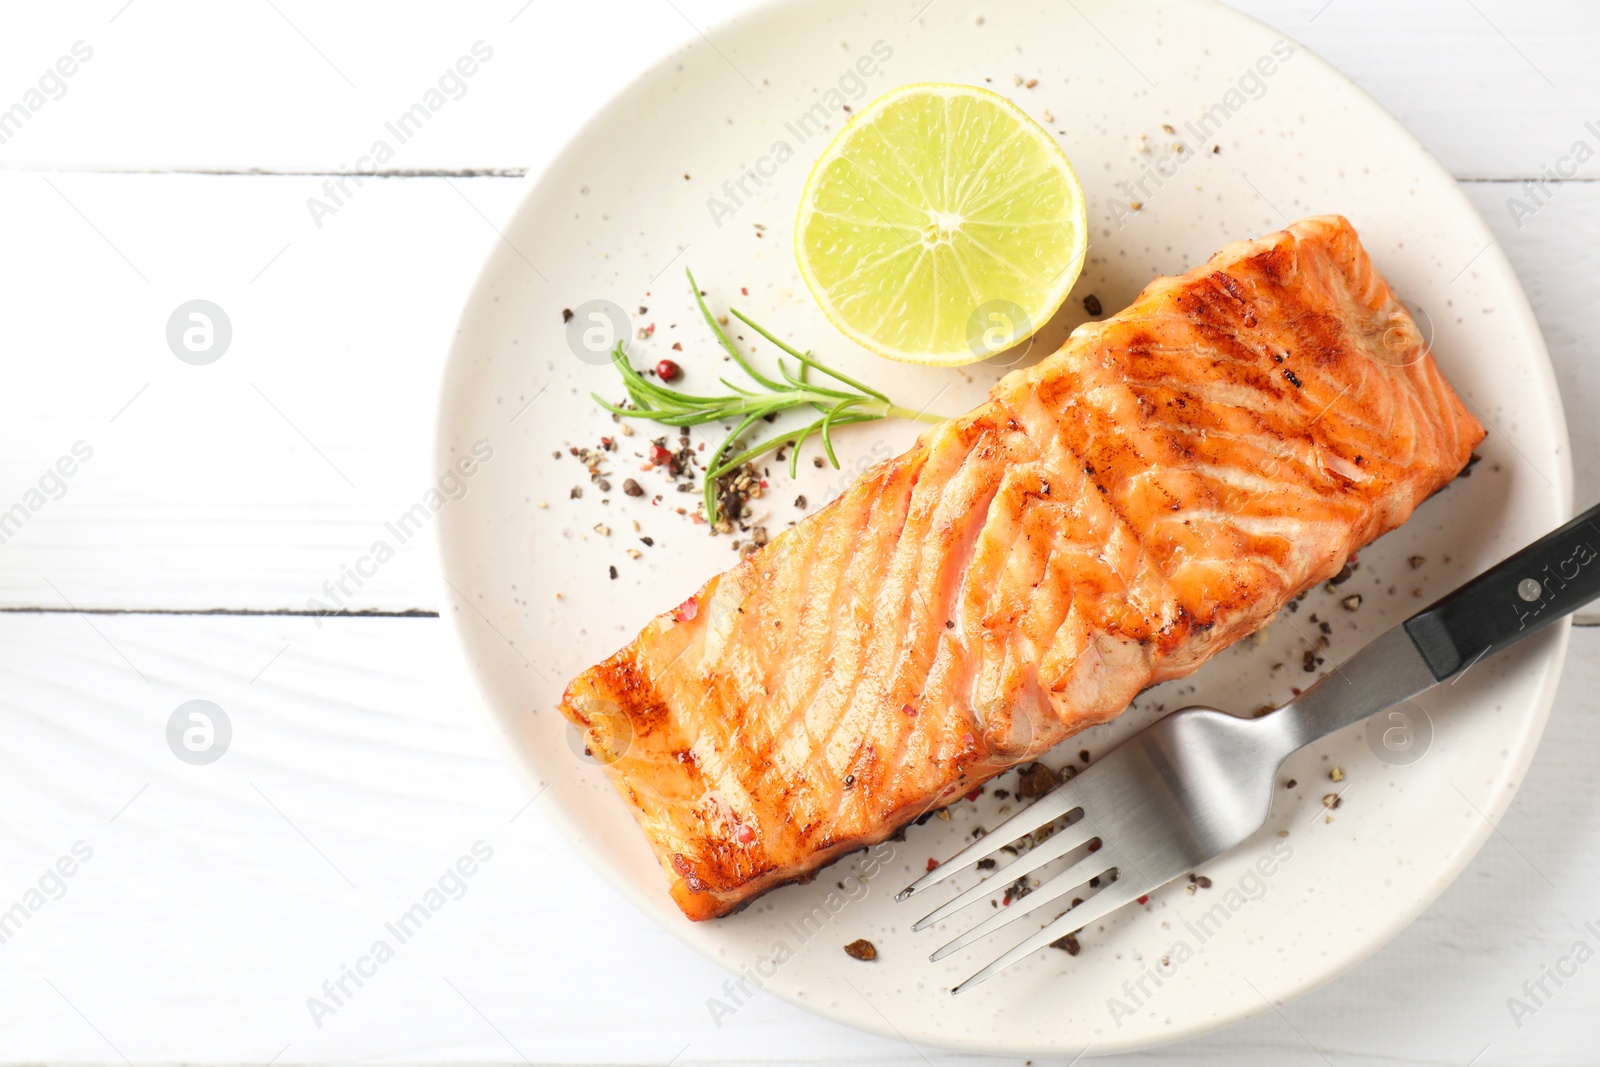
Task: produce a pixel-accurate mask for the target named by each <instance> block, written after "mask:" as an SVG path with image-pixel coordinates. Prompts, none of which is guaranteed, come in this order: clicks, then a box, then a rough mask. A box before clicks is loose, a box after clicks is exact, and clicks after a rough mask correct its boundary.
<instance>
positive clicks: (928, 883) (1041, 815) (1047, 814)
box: [894, 781, 1082, 901]
mask: <svg viewBox="0 0 1600 1067" xmlns="http://www.w3.org/2000/svg"><path fill="white" fill-rule="evenodd" d="M1071 784H1072V783H1071V782H1070V781H1069V782H1064V783H1062V784H1061V785H1058V786H1057V787H1056V788H1055V789H1054V790H1052V791H1051V792H1049V793H1046V794H1045V795H1044V796H1042V797H1040V798H1039V799H1038V800H1036V801H1034V802H1033V803H1032V804H1030V805H1029V806H1028V807H1026V808H1023V809H1022V810H1021V811H1019V812H1017V813H1016V814H1015V815H1013V816H1011V818H1009V819H1007V820H1006V821H1005V822H1003V823H1001V824H1000V825H999V826H997V827H995V828H994V831H993V832H991V833H989V834H986V835H984V836H983V837H980V838H978V840H976V841H974V842H973V843H972V844H970V845H968V846H967V847H966V848H964V849H962V850H961V851H960V852H957V853H956V854H955V855H954V856H951V857H950V858H949V859H947V860H945V861H944V862H943V863H941V864H940V865H939V866H937V867H935V868H934V869H933V870H931V871H929V872H928V873H927V874H925V875H923V876H922V877H921V878H918V879H917V880H916V881H915V882H912V883H911V884H910V885H908V886H906V887H905V888H904V889H902V890H900V892H899V893H897V894H895V898H894V899H895V900H896V901H902V900H908V899H910V898H911V897H914V896H916V895H917V894H918V893H921V892H922V891H923V890H925V889H930V888H932V887H933V886H936V885H938V884H939V883H940V882H942V881H944V880H945V879H946V878H949V877H950V876H951V875H953V874H959V873H960V872H961V871H963V870H965V869H966V868H967V867H970V866H971V865H972V864H974V863H977V862H978V861H979V860H981V859H986V858H987V857H988V856H989V855H990V854H991V853H994V852H998V851H999V850H1000V849H1001V848H1002V847H1003V846H1005V845H1009V844H1010V843H1011V842H1013V841H1015V840H1016V839H1017V838H1019V837H1021V836H1023V835H1024V834H1031V833H1032V832H1033V831H1035V830H1037V829H1038V828H1039V827H1041V826H1043V825H1044V824H1045V823H1050V822H1055V821H1056V820H1057V819H1059V818H1061V816H1063V815H1065V814H1067V813H1068V812H1069V811H1072V810H1073V809H1074V808H1077V807H1081V806H1082V805H1081V804H1080V803H1079V802H1078V800H1077V791H1076V790H1074V789H1071V788H1070V786H1071Z"/></svg>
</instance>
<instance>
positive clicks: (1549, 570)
mask: <svg viewBox="0 0 1600 1067" xmlns="http://www.w3.org/2000/svg"><path fill="white" fill-rule="evenodd" d="M1597 596H1600V505H1596V506H1595V507H1592V508H1590V509H1589V510H1588V511H1586V512H1584V513H1583V514H1582V515H1579V516H1578V517H1577V518H1575V519H1573V520H1572V521H1571V522H1569V523H1567V524H1566V525H1565V526H1563V527H1561V529H1559V530H1557V531H1555V532H1554V533H1552V534H1547V535H1545V536H1544V537H1541V538H1539V540H1537V541H1535V542H1534V543H1533V544H1531V545H1529V546H1528V547H1527V548H1524V549H1523V550H1522V551H1521V552H1518V553H1517V554H1516V555H1514V556H1511V557H1510V558H1509V559H1506V560H1505V561H1503V562H1501V563H1498V564H1496V565H1495V566H1493V567H1491V568H1489V569H1488V570H1487V571H1485V572H1483V573H1482V574H1480V575H1478V576H1477V577H1476V578H1474V579H1472V581H1470V582H1468V583H1467V584H1466V585H1463V586H1462V587H1461V588H1459V589H1457V590H1456V591H1455V592H1453V593H1450V594H1448V595H1447V596H1445V597H1444V599H1442V600H1438V601H1435V602H1434V603H1433V604H1432V605H1430V606H1429V607H1426V608H1424V609H1423V610H1422V611H1419V612H1418V613H1417V614H1415V615H1413V616H1411V618H1409V619H1407V620H1406V624H1405V626H1406V632H1407V633H1409V634H1410V635H1411V640H1412V641H1414V642H1416V645H1417V649H1418V651H1420V652H1421V653H1422V658H1423V659H1425V660H1427V661H1428V668H1429V669H1430V670H1432V671H1433V676H1434V677H1435V678H1437V679H1439V681H1441V682H1442V681H1444V680H1445V679H1447V678H1449V677H1450V676H1451V675H1453V674H1456V673H1457V672H1458V671H1461V670H1464V669H1465V668H1467V667H1470V666H1471V665H1472V664H1473V663H1475V662H1477V661H1478V660H1480V659H1482V658H1484V657H1485V656H1489V655H1492V654H1494V653H1496V652H1499V651H1501V650H1502V649H1505V648H1510V647H1511V646H1512V645H1514V644H1516V643H1517V642H1518V641H1521V640H1522V639H1523V638H1524V637H1530V636H1532V635H1533V634H1536V633H1538V632H1539V631H1540V630H1542V629H1544V628H1545V627H1546V626H1549V625H1550V624H1551V623H1553V622H1555V621H1556V620H1557V619H1559V618H1561V617H1562V616H1564V615H1570V614H1571V613H1572V612H1574V611H1577V610H1578V609H1579V608H1581V607H1583V606H1584V605H1585V604H1587V603H1588V602H1589V601H1591V600H1593V599H1594V598H1595V597H1597Z"/></svg>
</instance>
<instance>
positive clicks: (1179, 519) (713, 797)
mask: <svg viewBox="0 0 1600 1067" xmlns="http://www.w3.org/2000/svg"><path fill="white" fill-rule="evenodd" d="M1483 436H1484V431H1483V428H1482V427H1481V426H1480V425H1479V424H1478V422H1477V420H1475V419H1474V418H1473V417H1472V416H1471V414H1469V413H1468V412H1467V410H1466V409H1465V408H1464V407H1463V406H1462V404H1461V402H1460V400H1459V399H1458V398H1457V396H1456V395H1455V393H1454V392H1453V391H1452V390H1451V388H1450V386H1449V385H1448V384H1447V383H1446V382H1445V380H1444V378H1443V377H1442V376H1441V375H1440V373H1439V371H1438V368H1437V367H1436V366H1435V365H1434V362H1433V359H1432V357H1431V355H1430V354H1429V353H1428V352H1427V350H1426V348H1425V347H1424V345H1423V342H1422V339H1421V337H1420V335H1419V334H1418V332H1417V330H1416V326H1415V324H1414V323H1413V322H1412V321H1411V318H1410V316H1409V315H1408V314H1407V313H1406V311H1405V309H1404V307H1403V306H1402V305H1401V304H1400V303H1399V302H1398V301H1397V300H1396V299H1395V298H1394V295H1393V293H1392V292H1391V291H1390V290H1389V287H1388V285H1387V283H1385V282H1384V280H1383V278H1382V277H1381V276H1380V275H1379V274H1378V273H1377V271H1376V270H1374V269H1373V267H1372V265H1371V263H1370V261H1369V260H1368V258H1367V255H1366V253H1365V251H1364V250H1363V249H1362V248H1361V245H1360V242H1359V239H1358V238H1357V237H1356V234H1355V231H1354V230H1353V229H1352V228H1351V227H1350V224H1349V223H1348V222H1346V221H1345V220H1344V219H1342V218H1339V217H1337V216H1325V217H1318V218H1310V219H1305V220H1302V221H1300V222H1298V223H1295V224H1294V225H1292V226H1290V227H1289V228H1287V229H1286V230H1283V231H1280V232H1278V233H1274V234H1271V235H1269V236H1267V237H1264V238H1261V239H1260V240H1256V241H1244V242H1239V243H1237V244H1234V245H1231V246H1229V247H1228V248H1225V249H1223V250H1222V251H1221V252H1219V253H1218V254H1217V255H1216V256H1214V257H1212V259H1211V260H1210V261H1209V262H1208V263H1206V264H1204V265H1203V266H1201V267H1199V268H1197V269H1196V270H1193V271H1190V272H1189V273H1187V274H1184V275H1181V276H1179V277H1175V278H1158V279H1156V280H1155V281H1154V282H1152V283H1151V284H1150V285H1149V286H1148V287H1146V289H1145V290H1144V292H1143V293H1141V294H1140V295H1139V297H1138V299H1137V300H1136V301H1135V302H1134V303H1133V305H1131V306H1130V307H1129V308H1127V309H1126V310H1125V311H1123V312H1121V313H1120V314H1117V315H1114V316H1111V317H1110V318H1107V319H1104V320H1102V321H1100V322H1095V323H1087V324H1085V325H1084V326H1082V327H1080V328H1079V329H1078V330H1076V331H1074V333H1073V334H1072V336H1071V337H1069V338H1068V339H1067V341H1066V343H1065V344H1064V345H1063V346H1062V348H1061V349H1060V350H1059V351H1058V352H1056V353H1055V354H1054V355H1052V356H1050V357H1049V358H1048V359H1046V360H1044V361H1042V362H1041V363H1039V364H1038V365H1037V366H1034V367H1031V368H1027V369H1023V370H1018V371H1015V372H1013V373H1011V374H1009V375H1007V376H1006V377H1005V378H1004V379H1002V380H1001V381H1000V382H999V383H998V384H997V385H996V386H995V387H994V389H993V391H992V392H991V394H990V397H989V399H988V400H987V401H986V402H985V403H983V404H982V405H980V406H979V407H977V408H976V409H974V410H973V411H971V412H969V413H968V414H967V415H965V416H963V417H961V418H958V419H952V420H950V421H948V422H946V423H943V424H941V425H940V426H937V427H934V428H931V429H929V430H928V431H926V432H924V433H923V434H922V436H921V437H920V438H919V439H918V441H917V443H916V445H915V446H914V447H912V448H911V450H910V451H908V452H906V453H905V454H904V455H901V456H897V457H895V458H893V459H890V460H887V461H886V462H884V463H881V464H879V465H878V466H877V467H874V468H872V469H871V470H869V471H867V472H866V473H865V474H864V475H863V476H862V477H861V478H860V479H859V480H858V481H857V482H856V483H855V484H854V485H852V486H851V487H850V488H849V489H847V490H846V491H845V492H844V493H843V494H841V495H840V497H839V498H838V499H837V500H835V501H833V502H832V503H831V504H829V505H828V506H827V507H825V508H823V509H822V510H820V511H818V512H817V513H816V514H814V515H811V516H809V517H808V518H806V519H805V520H804V521H802V522H801V523H799V524H798V525H797V526H795V527H794V528H793V529H791V530H788V531H786V532H784V533H783V534H780V535H779V536H778V537H776V538H774V539H773V540H772V541H771V542H770V543H769V544H767V545H766V546H765V547H764V548H762V549H761V550H760V551H758V552H756V553H754V554H753V555H751V556H750V557H749V558H747V559H746V560H744V561H743V562H741V563H740V564H739V565H738V566H737V567H735V568H733V569H732V570H730V571H728V572H726V573H724V574H721V575H718V576H716V577H714V578H712V579H711V580H710V581H709V582H707V583H706V585H705V586H704V587H703V588H702V589H701V590H700V591H699V592H698V593H696V594H695V596H694V597H693V598H691V600H690V601H686V602H685V603H684V604H683V605H681V606H680V607H679V608H678V609H675V610H674V611H669V612H667V613H665V614H662V615H660V616H657V617H656V618H655V619H654V620H652V621H651V622H650V623H649V625H647V626H646V627H645V629H644V631H643V632H642V633H641V634H640V635H639V637H638V638H637V639H636V640H635V641H634V642H633V643H631V644H630V645H628V646H627V647H626V648H624V649H622V650H621V651H619V652H617V653H616V654H615V655H613V656H612V657H610V658H609V659H607V660H606V661H604V662H603V663H601V664H599V665H598V666H596V667H592V668H590V669H589V670H587V671H585V672H583V673H582V674H581V675H579V676H578V677H577V678H576V679H575V680H574V681H573V682H572V684H571V685H570V686H568V688H567V691H566V693H565V695H564V697H563V699H562V704H561V710H562V712H563V713H564V714H565V715H567V716H568V717H569V718H570V719H571V720H572V721H573V722H575V723H576V724H578V726H580V727H581V728H582V729H583V730H584V732H585V737H586V740H587V743H588V745H589V747H590V749H591V750H592V751H594V752H595V753H596V754H598V755H599V756H600V758H601V760H602V762H604V763H606V767H605V770H606V773H607V774H608V776H609V777H610V778H611V781H612V782H613V784H614V785H615V786H616V788H617V790H618V792H619V793H620V794H621V795H622V797H623V798H624V799H625V800H626V801H627V802H628V804H629V805H630V807H631V808H632V810H633V814H634V816H635V818H636V819H637V820H638V822H639V823H640V825H641V827H642V828H643V829H644V832H645V835H646V837H647V838H648V839H649V842H650V844H651V846H652V847H653V848H654V850H655V852H656V855H657V858H658V859H659V861H660V863H661V868H662V871H663V873H664V874H665V876H666V878H667V882H668V887H669V890H670V892H671V894H672V897H673V899H674V900H675V901H676V902H677V904H678V905H679V907H680V908H682V910H683V912H684V913H685V914H686V915H688V916H689V917H690V918H692V919H705V918H710V917H713V916H717V915H722V914H726V913H727V912H729V911H732V910H734V909H736V908H738V907H739V906H741V905H743V904H744V903H746V902H748V901H749V900H751V899H752V898H754V897H755V896H757V895H759V894H760V893H762V892H765V891H767V890H769V889H772V888H774V887H776V886H778V885H782V884H785V883H787V882H793V881H806V880H809V879H810V877H811V876H812V875H813V874H814V873H815V871H816V870H817V869H818V868H820V867H822V866H824V865H825V864H827V863H830V862H832V861H833V860H835V859H837V858H838V857H839V856H840V855H843V854H844V853H845V852H847V851H850V850H853V849H856V848H859V847H862V846H865V845H869V844H873V843H876V842H878V841H881V840H883V839H885V838H887V837H888V836H890V835H891V834H892V833H893V832H894V831H895V830H897V829H898V828H899V827H901V826H902V825H904V824H905V823H906V822H908V821H910V820H911V819H914V818H916V817H917V816H919V815H921V814H924V813H926V812H927V811H930V810H932V809H934V808H937V807H939V806H941V805H943V804H946V803H949V802H950V801H952V800H954V799H956V798H957V797H959V796H960V795H961V794H963V793H966V792H968V791H970V790H971V789H972V788H973V787H974V786H976V785H978V784H979V783H981V782H983V781H985V780H987V779H988V778H990V777H992V776H994V775H995V774H998V773H1000V772H1001V771H1003V770H1005V769H1007V768H1009V767H1011V766H1014V765H1016V764H1017V763H1020V762H1023V761H1024V760H1027V759H1031V758H1034V757H1036V756H1037V755H1039V754H1041V753H1043V752H1045V751H1047V750H1048V749H1050V748H1052V747H1054V746H1055V745H1056V744H1058V743H1059V742H1061V741H1062V740H1064V739H1066V738H1068V737H1070V736H1071V735H1072V734H1074V733H1076V732H1078V731H1079V730H1082V729H1085V728H1087V727H1089V726H1092V725H1095V724H1097V723H1100V722H1104V721H1105V720H1107V719H1110V718H1112V717H1114V716H1115V715H1117V714H1118V713H1120V712H1121V711H1122V709H1123V708H1124V707H1126V706H1127V704H1128V703H1129V701H1130V700H1132V698H1133V697H1134V696H1136V695H1137V694H1138V693H1139V692H1140V691H1142V690H1144V689H1146V688H1148V687H1149V686H1151V685H1155V684H1157V683H1159V682H1162V681H1166V680H1169V679H1172V678H1178V677H1182V676H1183V675H1185V674H1188V673H1189V672H1191V671H1193V670H1194V669H1195V668H1197V667H1198V666H1200V664H1202V663H1203V662H1205V661H1206V660H1207V659H1208V658H1209V657H1210V656H1212V655H1214V654H1215V653H1216V652H1217V651H1219V650H1220V649H1222V648H1224V647H1226V646H1227V645H1228V644H1230V643H1232V642H1233V641H1235V640H1237V639H1239V638H1240V637H1243V636H1244V635H1246V634H1248V633H1250V632H1252V631H1254V630H1256V629H1258V628H1259V627H1260V626H1262V625H1263V624H1265V623H1266V622H1267V621H1268V620H1270V619H1271V617H1272V616H1273V615H1274V614H1275V613H1276V612H1277V611H1278V610H1279V609H1280V608H1281V607H1282V606H1283V605H1284V604H1285V603H1286V602H1287V601H1288V600H1290V599H1292V598H1293V597H1295V596H1297V595H1299V594H1300V593H1301V592H1304V591H1305V590H1306V589H1309V588H1310V587H1312V586H1313V585H1315V584H1317V583H1318V582H1321V581H1323V580H1325V579H1327V578H1329V577H1331V576H1332V575H1333V574H1335V573H1336V572H1337V571H1338V570H1339V568H1340V567H1341V566H1343V564H1344V562H1345V559H1346V558H1347V557H1348V555H1349V554H1350V553H1351V552H1352V551H1354V550H1355V549H1357V548H1359V547H1360V546H1362V545H1364V544H1366V543H1367V542H1369V541H1371V540H1372V539H1374V538H1376V537H1378V536H1380V535H1381V534H1383V533H1385V532H1387V531H1388V530H1390V529H1393V528H1394V527H1395V526H1397V525H1399V524H1400V523H1401V522H1404V521H1405V519H1406V518H1407V517H1409V516H1410V514H1411V512H1412V510H1413V509H1414V508H1415V507H1416V506H1417V505H1418V504H1419V503H1421V501H1422V500H1424V499H1426V498H1427V497H1428V496H1429V495H1430V494H1431V493H1433V492H1435V491H1436V490H1438V489H1439V488H1440V487H1441V486H1443V485H1444V484H1446V483H1447V482H1449V481H1450V480H1451V479H1452V478H1453V477H1455V475H1456V474H1457V472H1459V471H1460V470H1461V468H1462V467H1463V466H1465V464H1466V463H1467V461H1468V458H1469V456H1470V454H1471V452H1472V449H1473V447H1474V446H1475V445H1476V444H1477V443H1478V442H1479V441H1480V440H1482V438H1483Z"/></svg>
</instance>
